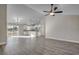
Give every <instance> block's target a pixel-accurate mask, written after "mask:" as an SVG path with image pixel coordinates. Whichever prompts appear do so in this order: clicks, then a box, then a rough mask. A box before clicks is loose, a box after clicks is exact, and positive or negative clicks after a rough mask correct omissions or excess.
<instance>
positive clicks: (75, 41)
mask: <svg viewBox="0 0 79 59" xmlns="http://www.w3.org/2000/svg"><path fill="white" fill-rule="evenodd" d="M46 38H48V39H54V40H60V41H67V42H72V43H79V41H74V40H68V39H64V40H63V39H61V38H55V37H46Z"/></svg>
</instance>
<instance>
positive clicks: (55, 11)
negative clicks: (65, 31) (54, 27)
mask: <svg viewBox="0 0 79 59" xmlns="http://www.w3.org/2000/svg"><path fill="white" fill-rule="evenodd" d="M54 13H63V11H55V12H54Z"/></svg>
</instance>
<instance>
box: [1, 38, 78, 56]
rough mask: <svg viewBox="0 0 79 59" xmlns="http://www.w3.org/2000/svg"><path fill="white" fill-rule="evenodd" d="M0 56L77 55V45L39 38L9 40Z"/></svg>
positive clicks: (2, 48)
mask: <svg viewBox="0 0 79 59" xmlns="http://www.w3.org/2000/svg"><path fill="white" fill-rule="evenodd" d="M0 54H1V55H78V54H79V44H77V43H71V42H65V41H58V40H53V39H44V38H43V37H40V38H9V39H8V40H7V45H6V46H4V47H0Z"/></svg>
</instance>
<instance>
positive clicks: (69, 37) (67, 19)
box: [45, 15, 79, 43]
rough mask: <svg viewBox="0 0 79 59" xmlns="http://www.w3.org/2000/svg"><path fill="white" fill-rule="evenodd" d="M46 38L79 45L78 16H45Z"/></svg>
mask: <svg viewBox="0 0 79 59" xmlns="http://www.w3.org/2000/svg"><path fill="white" fill-rule="evenodd" d="M45 20H46V38H52V39H57V40H64V41H71V42H77V43H79V16H77V15H73V16H69V15H68V16H67V15H65V16H54V17H53V16H47V17H46V19H45Z"/></svg>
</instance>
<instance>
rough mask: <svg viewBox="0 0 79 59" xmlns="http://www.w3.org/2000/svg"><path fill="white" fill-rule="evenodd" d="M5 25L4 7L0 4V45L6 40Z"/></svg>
mask: <svg viewBox="0 0 79 59" xmlns="http://www.w3.org/2000/svg"><path fill="white" fill-rule="evenodd" d="M6 25H7V24H6V5H1V4H0V45H1V44H5V43H6V40H7V32H6V30H7V29H6Z"/></svg>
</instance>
